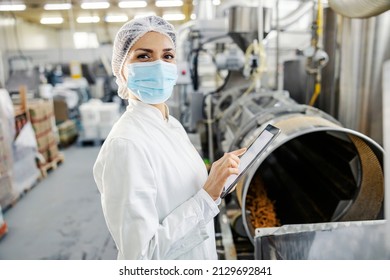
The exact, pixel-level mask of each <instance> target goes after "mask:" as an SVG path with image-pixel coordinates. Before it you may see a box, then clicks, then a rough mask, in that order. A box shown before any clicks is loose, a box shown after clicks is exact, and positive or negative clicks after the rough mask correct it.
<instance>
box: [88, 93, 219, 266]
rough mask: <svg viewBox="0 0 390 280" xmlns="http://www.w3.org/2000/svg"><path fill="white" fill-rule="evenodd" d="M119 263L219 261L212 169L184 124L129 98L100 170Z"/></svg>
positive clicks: (98, 176) (96, 167)
mask: <svg viewBox="0 0 390 280" xmlns="http://www.w3.org/2000/svg"><path fill="white" fill-rule="evenodd" d="M93 173H94V178H95V181H96V184H97V186H98V189H99V191H100V193H101V202H102V208H103V213H104V217H105V219H106V223H107V226H108V228H109V231H110V233H111V235H112V237H113V239H114V241H115V243H116V246H117V248H118V250H119V252H118V259H187V260H189V259H217V254H216V245H215V232H214V221H213V218H214V217H215V216H216V215H217V214H218V213H219V208H218V206H217V204H216V203H215V202H214V200H213V199H212V198H211V197H210V196H209V195H208V194H207V193H206V192H205V191H204V189H203V185H204V183H205V181H206V179H207V170H206V168H205V165H204V163H203V161H202V159H201V157H200V155H199V154H198V152H197V151H196V149H195V148H194V146H193V145H192V144H191V142H190V140H189V138H188V136H187V134H186V132H185V130H184V128H183V127H182V125H181V124H180V123H179V122H178V121H177V120H176V119H175V118H174V117H172V116H169V119H168V121H166V120H164V119H163V116H162V114H161V112H160V111H159V110H158V109H157V108H155V107H153V106H150V105H148V104H145V103H142V102H140V101H136V100H129V106H128V107H127V110H126V112H124V114H123V115H122V116H121V118H120V119H119V120H118V122H117V123H116V124H115V125H114V127H113V129H112V130H111V132H110V134H109V136H108V138H107V139H106V140H105V142H104V144H103V146H102V148H101V150H100V153H99V155H98V158H97V160H96V163H95V165H94V169H93Z"/></svg>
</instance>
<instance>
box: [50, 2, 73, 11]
mask: <svg viewBox="0 0 390 280" xmlns="http://www.w3.org/2000/svg"><path fill="white" fill-rule="evenodd" d="M70 8H72V4H70V3H61V4H45V6H43V9H45V10H69V9H70Z"/></svg>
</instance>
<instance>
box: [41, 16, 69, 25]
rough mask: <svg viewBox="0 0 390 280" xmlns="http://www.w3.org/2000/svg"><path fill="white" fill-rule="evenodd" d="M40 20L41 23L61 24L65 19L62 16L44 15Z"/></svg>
mask: <svg viewBox="0 0 390 280" xmlns="http://www.w3.org/2000/svg"><path fill="white" fill-rule="evenodd" d="M40 22H41V24H61V23H63V22H64V19H63V18H62V17H43V18H41V21H40Z"/></svg>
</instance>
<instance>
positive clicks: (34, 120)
mask: <svg viewBox="0 0 390 280" xmlns="http://www.w3.org/2000/svg"><path fill="white" fill-rule="evenodd" d="M28 110H29V115H30V121H31V124H32V126H33V129H34V132H35V137H36V140H37V144H38V152H39V153H40V154H41V155H42V156H43V158H44V159H45V161H46V162H51V161H53V160H55V159H56V158H57V157H58V155H59V152H58V145H57V139H56V136H55V129H56V128H55V125H53V123H54V122H53V120H54V111H53V101H52V100H43V99H39V100H32V101H29V103H28Z"/></svg>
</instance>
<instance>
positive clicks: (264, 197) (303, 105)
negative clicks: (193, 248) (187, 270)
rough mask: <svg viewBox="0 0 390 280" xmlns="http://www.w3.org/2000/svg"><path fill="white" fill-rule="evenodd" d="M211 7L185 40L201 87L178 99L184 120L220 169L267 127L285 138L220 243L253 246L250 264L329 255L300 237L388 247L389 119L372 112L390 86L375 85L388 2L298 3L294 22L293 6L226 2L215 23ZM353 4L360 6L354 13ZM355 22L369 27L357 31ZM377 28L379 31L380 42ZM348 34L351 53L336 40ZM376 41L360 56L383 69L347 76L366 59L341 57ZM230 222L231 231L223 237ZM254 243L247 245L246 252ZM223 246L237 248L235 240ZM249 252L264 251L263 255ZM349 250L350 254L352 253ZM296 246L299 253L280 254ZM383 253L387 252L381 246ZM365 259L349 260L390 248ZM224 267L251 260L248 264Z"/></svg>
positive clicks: (262, 162)
mask: <svg viewBox="0 0 390 280" xmlns="http://www.w3.org/2000/svg"><path fill="white" fill-rule="evenodd" d="M208 2H209V1H200V2H199V5H198V6H197V7H198V11H197V16H198V18H197V20H195V21H193V22H191V23H189V24H187V25H186V26H183V28H182V29H181V30H180V33H179V46H180V47H181V49H179V51H178V57H179V59H181V61H180V63H179V70H180V67H183V68H182V69H181V70H184V69H185V70H186V71H183V72H182V73H188V72H189V73H190V79H186V80H183V81H182V82H181V83H179V86H178V90H177V92H176V96H177V97H178V98H177V99H175V100H176V101H177V102H178V103H177V104H176V107H177V108H179V109H180V110H179V113H178V117H179V118H180V119H181V121H182V122H183V124H184V126H185V127H186V128H187V130H188V131H189V132H190V133H195V134H198V135H199V138H200V139H201V141H202V148H203V153H204V156H205V157H208V158H209V159H210V161H211V162H213V161H214V159H216V158H219V156H221V155H222V154H223V153H224V152H227V151H231V150H234V149H236V148H240V147H244V146H247V145H249V144H250V143H251V141H252V140H253V139H254V138H255V137H256V135H257V134H258V133H259V132H260V131H261V130H262V129H263V128H264V127H265V126H266V125H267V124H273V125H275V126H277V127H279V128H280V129H281V130H282V132H281V135H280V136H279V137H278V138H277V139H276V141H275V142H274V143H273V144H272V145H271V146H270V147H269V148H268V149H267V151H266V153H265V154H264V155H263V156H262V157H261V158H259V159H258V161H257V162H256V164H255V166H254V168H252V169H251V171H250V172H249V173H248V174H247V175H246V176H245V178H244V179H243V180H241V182H240V183H239V184H238V186H237V188H236V192H235V193H233V194H232V195H231V197H230V198H229V199H227V200H226V201H224V203H223V207H222V209H221V214H220V215H221V216H223V218H221V219H220V220H219V221H220V222H221V225H219V226H217V229H218V228H219V229H220V230H221V231H222V233H221V236H222V237H221V239H223V238H230V239H233V243H236V244H235V246H233V247H234V249H235V250H236V251H235V252H236V253H237V252H238V251H239V250H240V248H238V246H240V245H241V244H245V245H243V246H245V247H246V248H249V249H247V251H246V253H245V256H244V257H243V256H241V258H251V257H252V258H271V259H272V258H276V259H278V258H279V259H280V258H281V259H283V258H285V259H289V258H291V259H293V258H303V259H304V258H308V257H309V256H311V257H319V255H318V254H317V255H316V254H314V255H313V254H311V255H310V254H307V253H305V252H308V250H309V249H310V247H311V246H312V245H313V244H314V243H313V240H315V238H309V239H308V242H306V244H305V246H306V247H305V248H306V249H302V248H300V247H297V245H296V244H298V243H299V242H295V243H294V241H297V240H299V238H300V237H299V234H298V235H297V236H296V237H294V235H291V236H290V237H291V238H287V236H286V234H293V233H302V232H304V233H306V234H308V235H310V236H314V235H315V233H316V232H318V231H322V230H328V231H330V230H331V229H333V230H334V229H336V228H337V229H338V228H340V229H341V231H342V230H344V231H345V230H349V231H350V232H354V231H356V230H360V231H362V229H363V230H365V231H366V232H369V231H370V230H371V228H375V230H376V232H377V233H378V232H379V233H380V234H379V235H375V236H376V237H378V238H377V239H375V240H371V241H372V243H371V244H373V243H375V242H376V244H378V243H381V242H383V239H381V237H383V236H384V229H383V228H384V226H383V224H384V223H383V219H384V172H383V169H384V168H383V162H384V150H383V148H382V147H381V143H382V130H381V123H382V116H381V115H380V112H379V113H378V111H380V110H379V109H378V106H376V107H375V108H376V109H373V108H374V107H373V106H374V105H375V104H377V102H378V101H377V100H376V99H375V96H376V97H378V96H381V88H380V87H378V85H377V83H374V81H370V78H371V79H374V80H375V82H376V81H379V80H380V79H381V76H380V73H381V72H380V71H379V72H378V73H377V72H375V73H373V72H370V71H371V70H370V69H380V65H381V63H382V62H383V61H384V60H385V59H389V58H390V53H389V49H390V48H389V47H388V46H389V44H390V39H389V38H388V37H389V36H388V35H387V36H385V37H384V38H383V39H382V38H378V37H377V35H378V34H382V32H383V30H382V27H381V26H382V25H381V24H379V23H382V22H387V23H388V22H389V20H390V17H389V16H390V14H389V13H388V12H386V11H387V10H388V9H389V8H390V7H389V4H388V1H377V2H382V3H376V4H377V5H376V4H375V5H376V6H375V7H373V6H374V4H372V3H371V4H370V3H366V2H365V1H336V0H333V1H329V6H324V3H322V1H320V0H319V1H295V4H296V6H295V7H292V8H291V9H290V10H289V11H285V14H284V15H280V8H279V6H280V3H282V2H284V1H282V0H279V1H275V4H274V6H266V5H265V4H264V3H263V1H256V3H254V2H253V1H248V3H246V2H245V1H240V3H237V1H227V2H226V3H225V5H224V6H222V7H221V8H220V10H219V11H215V14H214V15H211V16H210V15H209V14H210V11H212V8H213V7H212V6H211V3H209V4H210V5H209V6H208V5H207V3H208ZM210 2H211V1H210ZM287 2H290V4H291V2H292V1H287ZM293 2H294V1H293ZM347 2H355V3H350V4H349V5H350V6H348V3H347ZM365 5H367V6H369V7H366V6H365ZM352 6H353V7H354V9H351V10H349V9H348V7H352ZM358 7H360V9H359V8H358ZM214 8H215V7H214ZM340 11H347V12H345V13H347V15H345V14H344V15H340ZM350 12H351V13H352V12H353V13H354V14H353V15H348V13H350ZM356 14H358V16H356ZM304 15H305V16H306V17H307V18H306V26H305V27H304V28H303V29H302V28H301V26H302V24H303V23H305V21H304V20H303V19H304ZM337 17H339V20H341V22H342V24H341V26H340V25H338V24H337V23H338V21H337ZM349 17H359V18H367V19H364V20H362V22H360V23H356V21H351V19H350V18H349ZM355 25H359V26H360V28H361V29H362V30H361V31H362V32H361V33H360V34H359V35H357V36H358V37H359V38H351V34H350V33H348V30H351V29H354V28H356V30H358V28H359V27H358V26H356V27H355ZM366 25H368V26H371V27H372V28H371V29H370V32H368V31H367V32H366V29H365V26H366ZM297 26H298V27H297ZM325 27H326V28H325ZM337 32H340V34H341V35H338V36H339V37H341V43H342V44H341V45H338V44H337V42H336V40H337V36H336V35H337ZM370 36H373V37H370ZM367 38H374V39H375V42H376V43H377V44H378V46H377V47H376V51H374V50H373V49H369V50H367V49H365V50H363V49H364V48H365V47H362V50H359V54H360V58H362V57H361V54H362V53H363V52H365V54H366V55H368V59H372V60H371V63H372V64H371V66H372V67H371V68H370V69H364V70H361V72H359V73H357V72H356V71H355V72H353V71H351V72H349V73H345V72H343V69H346V68H348V67H350V65H351V64H354V65H356V66H357V65H358V62H357V61H356V60H354V58H355V57H357V55H358V53H355V52H350V53H348V52H345V51H344V52H343V53H340V48H341V49H343V48H344V46H343V44H348V42H350V41H351V40H354V42H356V43H360V40H366V39H367ZM289 45H290V47H289ZM386 46H387V47H386ZM368 47H369V48H374V46H368ZM378 52H379V53H378ZM339 62H340V63H339ZM340 69H341V70H340ZM348 69H349V68H348ZM187 70H188V71H187ZM376 74H378V75H377V76H375V75H376ZM372 77H374V78H372ZM364 78H367V79H365V80H364ZM362 79H363V80H362ZM361 87H363V88H364V89H366V90H365V91H362V90H360V88H361ZM351 89H355V91H352V90H351ZM367 91H368V92H367ZM343 94H346V95H348V96H347V97H349V98H347V97H346V96H344V95H343ZM353 100H354V102H355V103H353ZM379 104H380V103H379ZM352 114H353V116H354V117H352ZM367 119H368V120H370V121H367ZM232 213H234V214H232ZM226 218H228V219H230V222H229V223H230V228H232V229H233V232H232V233H227V234H226V232H225V233H224V232H223V230H226V229H227V227H226V225H223V223H225V224H226ZM346 223H347V224H346ZM309 225H310V226H309ZM350 225H353V226H350ZM285 227H287V228H288V229H287V230H284V228H285ZM275 232H278V234H273V233H275ZM218 236H219V235H218ZM270 236H271V237H270ZM336 236H338V235H337V234H336V233H335V234H330V235H329V236H327V237H326V238H327V240H328V241H330V240H331V239H332V238H337V237H336ZM355 236H356V235H355ZM243 238H244V239H245V238H247V241H248V242H243V243H242V239H243ZM272 238H273V239H272ZM278 238H279V239H278ZM294 238H296V239H294ZM357 238H364V237H363V236H362V235H360V236H358V237H357ZM248 243H249V245H248ZM333 243H334V242H333ZM221 244H222V245H223V244H225V247H226V246H232V242H231V241H226V240H225V241H223V240H222V241H221ZM250 244H252V246H253V247H252V249H253V251H256V253H253V255H252V256H250V250H251V249H250V248H251V246H250ZM222 245H221V246H222ZM344 245H345V246H344V247H345V248H348V243H344ZM289 246H291V247H289ZM294 246H295V247H294ZM351 246H353V245H351ZM222 247H223V246H222ZM286 247H288V248H289V250H290V251H283V250H282V249H281V248H286ZM380 247H382V248H386V247H383V246H380V245H379V246H376V248H380ZM308 248H309V249H308ZM362 248H363V247H362ZM221 250H222V251H223V249H221ZM248 250H249V255H248ZM354 250H355V251H354V254H349V255H348V254H346V255H348V256H347V258H348V257H349V258H354V257H355V258H365V257H367V258H388V257H389V256H390V253H389V251H390V250H389V251H386V250H382V251H380V252H379V251H375V252H373V253H371V254H366V255H362V254H359V250H356V249H354ZM231 251H232V250H231V249H229V248H225V250H224V252H225V253H226V252H231ZM271 251H272V252H271ZM282 251H283V253H280V252H282ZM347 251H348V250H346V252H347ZM289 252H295V254H289ZM297 252H298V253H297ZM299 252H301V253H299ZM346 255H345V256H346ZM332 256H333V257H337V258H343V254H334V255H332V254H328V255H325V256H323V257H325V258H332ZM224 257H226V258H240V256H239V255H238V254H236V255H235V256H226V254H225V256H224Z"/></svg>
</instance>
